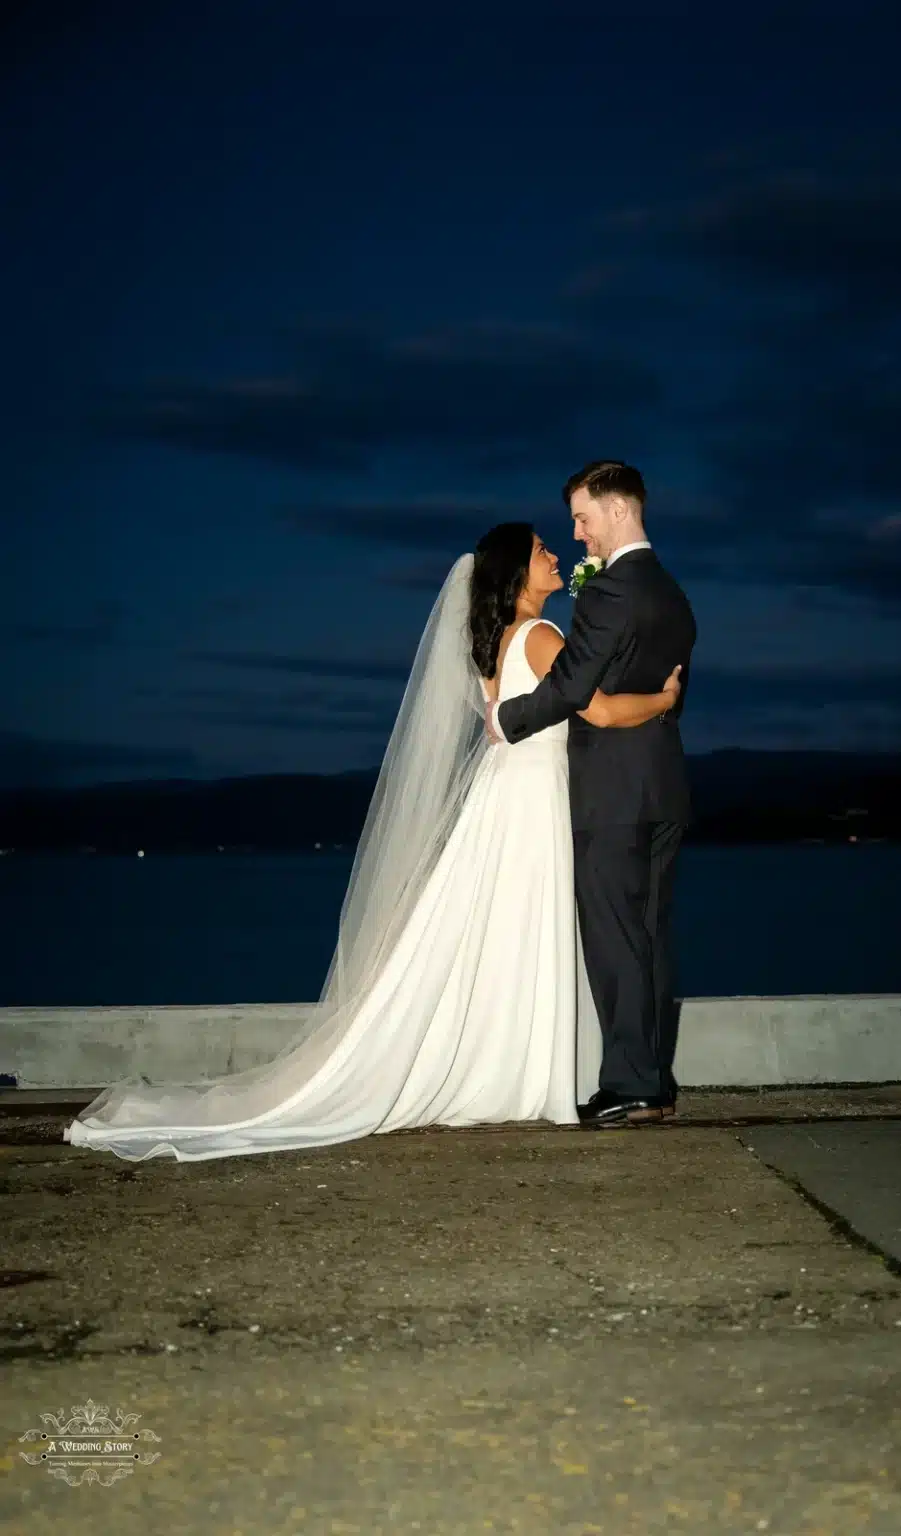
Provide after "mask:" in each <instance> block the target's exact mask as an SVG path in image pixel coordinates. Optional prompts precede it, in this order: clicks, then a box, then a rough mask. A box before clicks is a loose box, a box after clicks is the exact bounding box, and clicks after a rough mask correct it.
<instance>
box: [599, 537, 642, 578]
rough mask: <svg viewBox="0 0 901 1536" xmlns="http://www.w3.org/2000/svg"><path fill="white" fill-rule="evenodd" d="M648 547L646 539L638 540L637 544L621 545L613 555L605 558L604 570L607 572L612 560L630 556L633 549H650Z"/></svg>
mask: <svg viewBox="0 0 901 1536" xmlns="http://www.w3.org/2000/svg"><path fill="white" fill-rule="evenodd" d="M650 547H651V545H650V541H649V540H648V539H639V541H638V543H637V544H621V545H620V547H619V549H615V550H614V551H613V554H612V555H609V556H608V557H607V564H606V565H605V567H604V569H605V570H606V571H609V569H610V567H611V565H612V564H613V562H614V560H618V559H619V557H620V555H630V554H631V553H632V551H633V549H650Z"/></svg>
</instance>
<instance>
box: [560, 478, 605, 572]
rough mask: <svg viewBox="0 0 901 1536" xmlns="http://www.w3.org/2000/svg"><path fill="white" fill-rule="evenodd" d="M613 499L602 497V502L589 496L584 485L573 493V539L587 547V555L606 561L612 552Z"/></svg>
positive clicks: (570, 507) (571, 501)
mask: <svg viewBox="0 0 901 1536" xmlns="http://www.w3.org/2000/svg"><path fill="white" fill-rule="evenodd" d="M612 500H613V498H612V497H611V496H602V497H601V498H600V500H598V501H596V500H595V498H594V497H593V496H591V495H589V493H588V491H587V490H586V489H585V486H584V485H581V486H580V487H579V489H578V490H577V491H573V493H572V497H571V499H570V503H569V510H570V512H571V513H572V519H573V537H574V538H576V539H578V540H579V541H580V543H582V544H584V545H585V550H586V553H587V554H589V555H597V556H599V558H601V559H605V558H606V556H607V555H608V554H609V552H610V547H611V533H612V529H613V523H614V519H613V510H612V507H611V505H610V503H611V502H612Z"/></svg>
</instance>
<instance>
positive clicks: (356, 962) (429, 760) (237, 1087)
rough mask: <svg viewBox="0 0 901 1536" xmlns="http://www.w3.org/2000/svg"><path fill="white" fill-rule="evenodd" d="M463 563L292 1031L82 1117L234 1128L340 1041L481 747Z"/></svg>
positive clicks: (421, 660)
mask: <svg viewBox="0 0 901 1536" xmlns="http://www.w3.org/2000/svg"><path fill="white" fill-rule="evenodd" d="M472 568H473V557H472V555H471V554H468V555H464V556H463V557H462V558H461V559H459V560H458V561H457V562H456V564H455V565H454V566H453V568H452V570H451V572H450V574H449V575H448V577H447V579H446V581H445V583H444V585H443V587H442V589H441V591H440V593H439V595H438V598H437V600H436V602H435V604H434V607H433V608H432V611H431V613H430V615H429V619H428V622H427V624H426V627H425V630H424V632H423V635H422V639H421V640H420V643H419V647H418V649H417V652H416V656H415V659H414V662H413V668H412V671H411V673H410V678H409V681H408V683H407V686H406V689H405V692H404V696H403V700H402V702H401V706H400V710H399V713H398V716H397V720H396V722H395V725H394V729H393V731H392V734H391V739H390V741H389V743H388V748H387V751H386V753H385V756H384V759H383V761H382V766H381V770H380V772H379V776H378V779H377V782H376V786H375V791H374V793H373V796H372V800H371V802H370V806H369V810H368V813H367V816H366V821H365V824H364V827H363V832H362V835H361V837H360V840H359V844H358V846H357V852H356V857H355V859H354V864H353V869H352V871H351V876H350V881H349V884H348V887H347V893H346V896H345V899H344V904H343V906H342V909H341V918H340V923H339V929H338V941H337V946H336V948H335V952H334V956H333V958H332V962H331V965H330V967H329V970H328V975H327V976H326V980H325V983H324V986H323V989H322V992H321V995H320V998H319V1001H318V1003H316V1004H315V1005H314V1006H313V1007H312V1008H311V1009H309V1010H308V1012H307V1015H306V1018H305V1019H304V1021H303V1023H302V1024H301V1025H299V1029H298V1035H297V1036H296V1037H295V1038H294V1039H293V1040H292V1041H291V1042H290V1043H289V1044H288V1045H287V1046H285V1047H284V1049H283V1050H282V1051H280V1052H279V1054H278V1055H277V1056H276V1057H274V1058H273V1059H272V1060H271V1061H269V1062H267V1063H265V1064H264V1065H262V1066H256V1067H251V1068H250V1069H248V1070H247V1071H243V1072H237V1073H234V1074H232V1075H230V1076H227V1077H220V1078H210V1079H207V1080H204V1081H201V1082H196V1081H195V1082H178V1081H174V1082H173V1081H167V1082H163V1083H152V1082H150V1081H149V1080H148V1079H147V1078H144V1077H135V1078H129V1079H126V1080H125V1081H123V1082H119V1083H114V1084H113V1085H112V1086H111V1087H109V1088H105V1089H104V1090H103V1092H102V1093H100V1094H99V1095H98V1096H97V1098H95V1099H94V1100H93V1102H92V1103H91V1104H89V1105H88V1107H87V1109H85V1110H84V1111H83V1112H82V1114H81V1115H80V1116H79V1120H80V1121H86V1122H88V1123H90V1124H94V1125H97V1126H98V1127H103V1126H110V1127H113V1126H115V1127H116V1128H117V1129H118V1128H119V1127H123V1128H127V1127H133V1128H135V1129H137V1128H139V1127H143V1128H146V1129H150V1128H154V1127H160V1128H167V1129H170V1130H174V1129H178V1130H179V1132H180V1135H181V1137H183V1138H187V1137H190V1134H191V1132H192V1131H193V1130H195V1129H196V1131H197V1133H198V1134H201V1133H203V1132H204V1131H208V1130H209V1129H210V1127H212V1126H216V1127H222V1128H223V1129H225V1128H228V1127H232V1126H234V1127H235V1128H238V1127H240V1126H242V1125H246V1124H247V1123H248V1122H249V1121H253V1120H259V1119H261V1118H265V1117H266V1116H267V1115H269V1114H273V1115H274V1114H276V1113H277V1112H278V1111H279V1110H280V1109H281V1108H282V1107H283V1106H284V1105H285V1103H286V1102H287V1101H289V1100H290V1099H291V1098H292V1097H293V1096H294V1095H295V1094H297V1093H299V1092H300V1091H301V1090H302V1088H303V1087H304V1084H305V1083H307V1082H309V1080H310V1078H311V1077H312V1075H313V1074H314V1073H315V1072H316V1071H317V1070H318V1068H319V1067H320V1066H321V1065H322V1064H323V1062H325V1061H326V1060H327V1059H328V1057H329V1055H330V1054H331V1053H332V1052H333V1051H334V1050H336V1049H337V1048H338V1047H339V1046H340V1042H341V1040H342V1037H343V1036H344V1034H345V1033H346V1032H347V1030H348V1029H349V1028H350V1026H351V1025H352V1024H353V1020H354V1015H355V1013H356V1011H357V1007H358V1004H359V1001H360V999H361V998H362V997H364V996H365V994H366V991H367V988H368V987H369V986H370V985H371V983H372V982H373V981H374V979H375V978H376V977H377V975H378V973H379V971H380V968H381V967H382V966H383V964H384V962H385V960H386V959H387V957H388V955H389V954H390V953H391V950H392V949H393V947H394V945H395V944H396V942H397V940H398V938H399V936H400V935H401V933H402V932H403V929H404V927H405V925H406V923H407V922H408V920H409V918H410V915H411V914H412V912H413V910H414V908H415V906H416V903H417V901H418V899H419V897H420V895H421V893H422V891H423V888H424V886H425V884H426V882H427V881H428V879H429V876H430V875H431V873H432V871H433V869H434V868H435V865H436V863H437V861H438V858H439V856H440V854H441V851H442V849H443V847H444V845H445V843H446V841H447V838H448V836H449V835H450V832H451V830H452V828H453V826H454V823H455V821H456V819H457V816H458V814H459V811H460V808H461V806H462V804H463V801H464V799H465V798H466V795H467V793H468V791H469V789H470V787H471V785H472V782H473V779H474V777H475V774H476V771H477V769H478V766H479V763H480V762H481V760H482V757H483V755H484V752H485V750H486V748H487V739H486V737H485V734H484V730H483V710H484V702H483V699H482V693H481V688H480V684H479V676H478V672H477V670H476V667H475V664H474V662H473V661H472V658H471V655H470V643H471V638H470V633H469V624H468V619H469V594H470V578H471V575H472ZM299 927H300V921H298V929H299ZM298 942H300V936H299V934H298ZM66 1135H67V1139H68V1132H67V1133H66Z"/></svg>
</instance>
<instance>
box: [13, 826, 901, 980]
mask: <svg viewBox="0 0 901 1536" xmlns="http://www.w3.org/2000/svg"><path fill="white" fill-rule="evenodd" d="M349 869H350V855H349V854H348V853H346V852H340V853H339V852H332V853H326V852H322V853H318V854H291V855H287V854H286V855H281V856H262V855H246V856H233V855H227V854H221V855H212V854H211V855H207V856H190V857H184V858H181V857H173V856H156V857H153V856H151V855H148V856H147V857H146V858H143V859H139V858H137V857H130V858H115V857H89V856H87V857H85V856H74V855H73V856H71V857H66V856H64V857H40V856H38V857H30V856H24V855H7V856H6V857H4V858H0V924H2V930H0V931H2V960H0V1007H11V1006H46V1007H65V1006H71V1007H74V1006H82V1007H86V1006H90V1005H98V1004H106V1005H116V1004H122V1005H124V1004H135V1005H147V1006H149V1005H151V1004H161V1003H186V1004H187V1003H191V1004H202V1003H239V1002H289V1001H292V1002H293V1001H304V1002H305V1001H310V1000H312V999H314V998H315V997H317V996H318V995H319V990H320V987H321V984H322V981H323V979H324V976H325V972H326V970H327V967H328V963H329V960H330V958H331V954H332V949H333V946H334V939H335V930H336V925H337V920H338V913H339V910H340V906H341V900H342V897H343V894H344V887H345V883H346V880H347V876H348V873H349ZM677 899H678V906H677V924H676V929H677V943H678V968H679V988H680V991H681V993H682V994H683V995H684V996H686V997H698V996H708V997H710V996H713V997H717V996H736V995H742V994H744V995H748V994H750V995H754V994H757V995H771V996H773V995H775V996H781V995H790V994H797V993H823V992H845V993H848V992H901V924H899V920H898V919H899V906H901V847H899V846H898V845H896V844H858V845H855V846H850V845H843V846H805V845H781V846H774V847H723V848H716V847H705V846H697V847H688V848H686V849H685V850H684V851H683V854H682V857H681V868H680V872H679V886H678V898H677Z"/></svg>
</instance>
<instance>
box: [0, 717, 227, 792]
mask: <svg viewBox="0 0 901 1536" xmlns="http://www.w3.org/2000/svg"><path fill="white" fill-rule="evenodd" d="M199 767H200V764H199V762H198V760H197V758H196V756H195V755H194V753H193V752H190V751H181V750H177V749H167V748H163V747H128V746H120V745H116V744H115V743H112V742H101V741H92V742H80V741H53V740H48V739H43V738H41V737H38V736H26V735H24V734H22V733H20V732H17V731H0V788H2V789H16V788H19V787H20V786H26V785H27V786H28V787H30V788H34V789H44V788H52V787H55V786H56V785H59V784H66V783H70V782H79V781H82V780H85V779H88V780H90V779H96V780H99V781H101V782H102V781H104V780H106V779H114V778H115V779H120V778H125V779H137V778H171V777H173V776H176V777H185V778H187V777H192V776H193V775H194V774H196V773H197V770H198V768H199Z"/></svg>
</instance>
